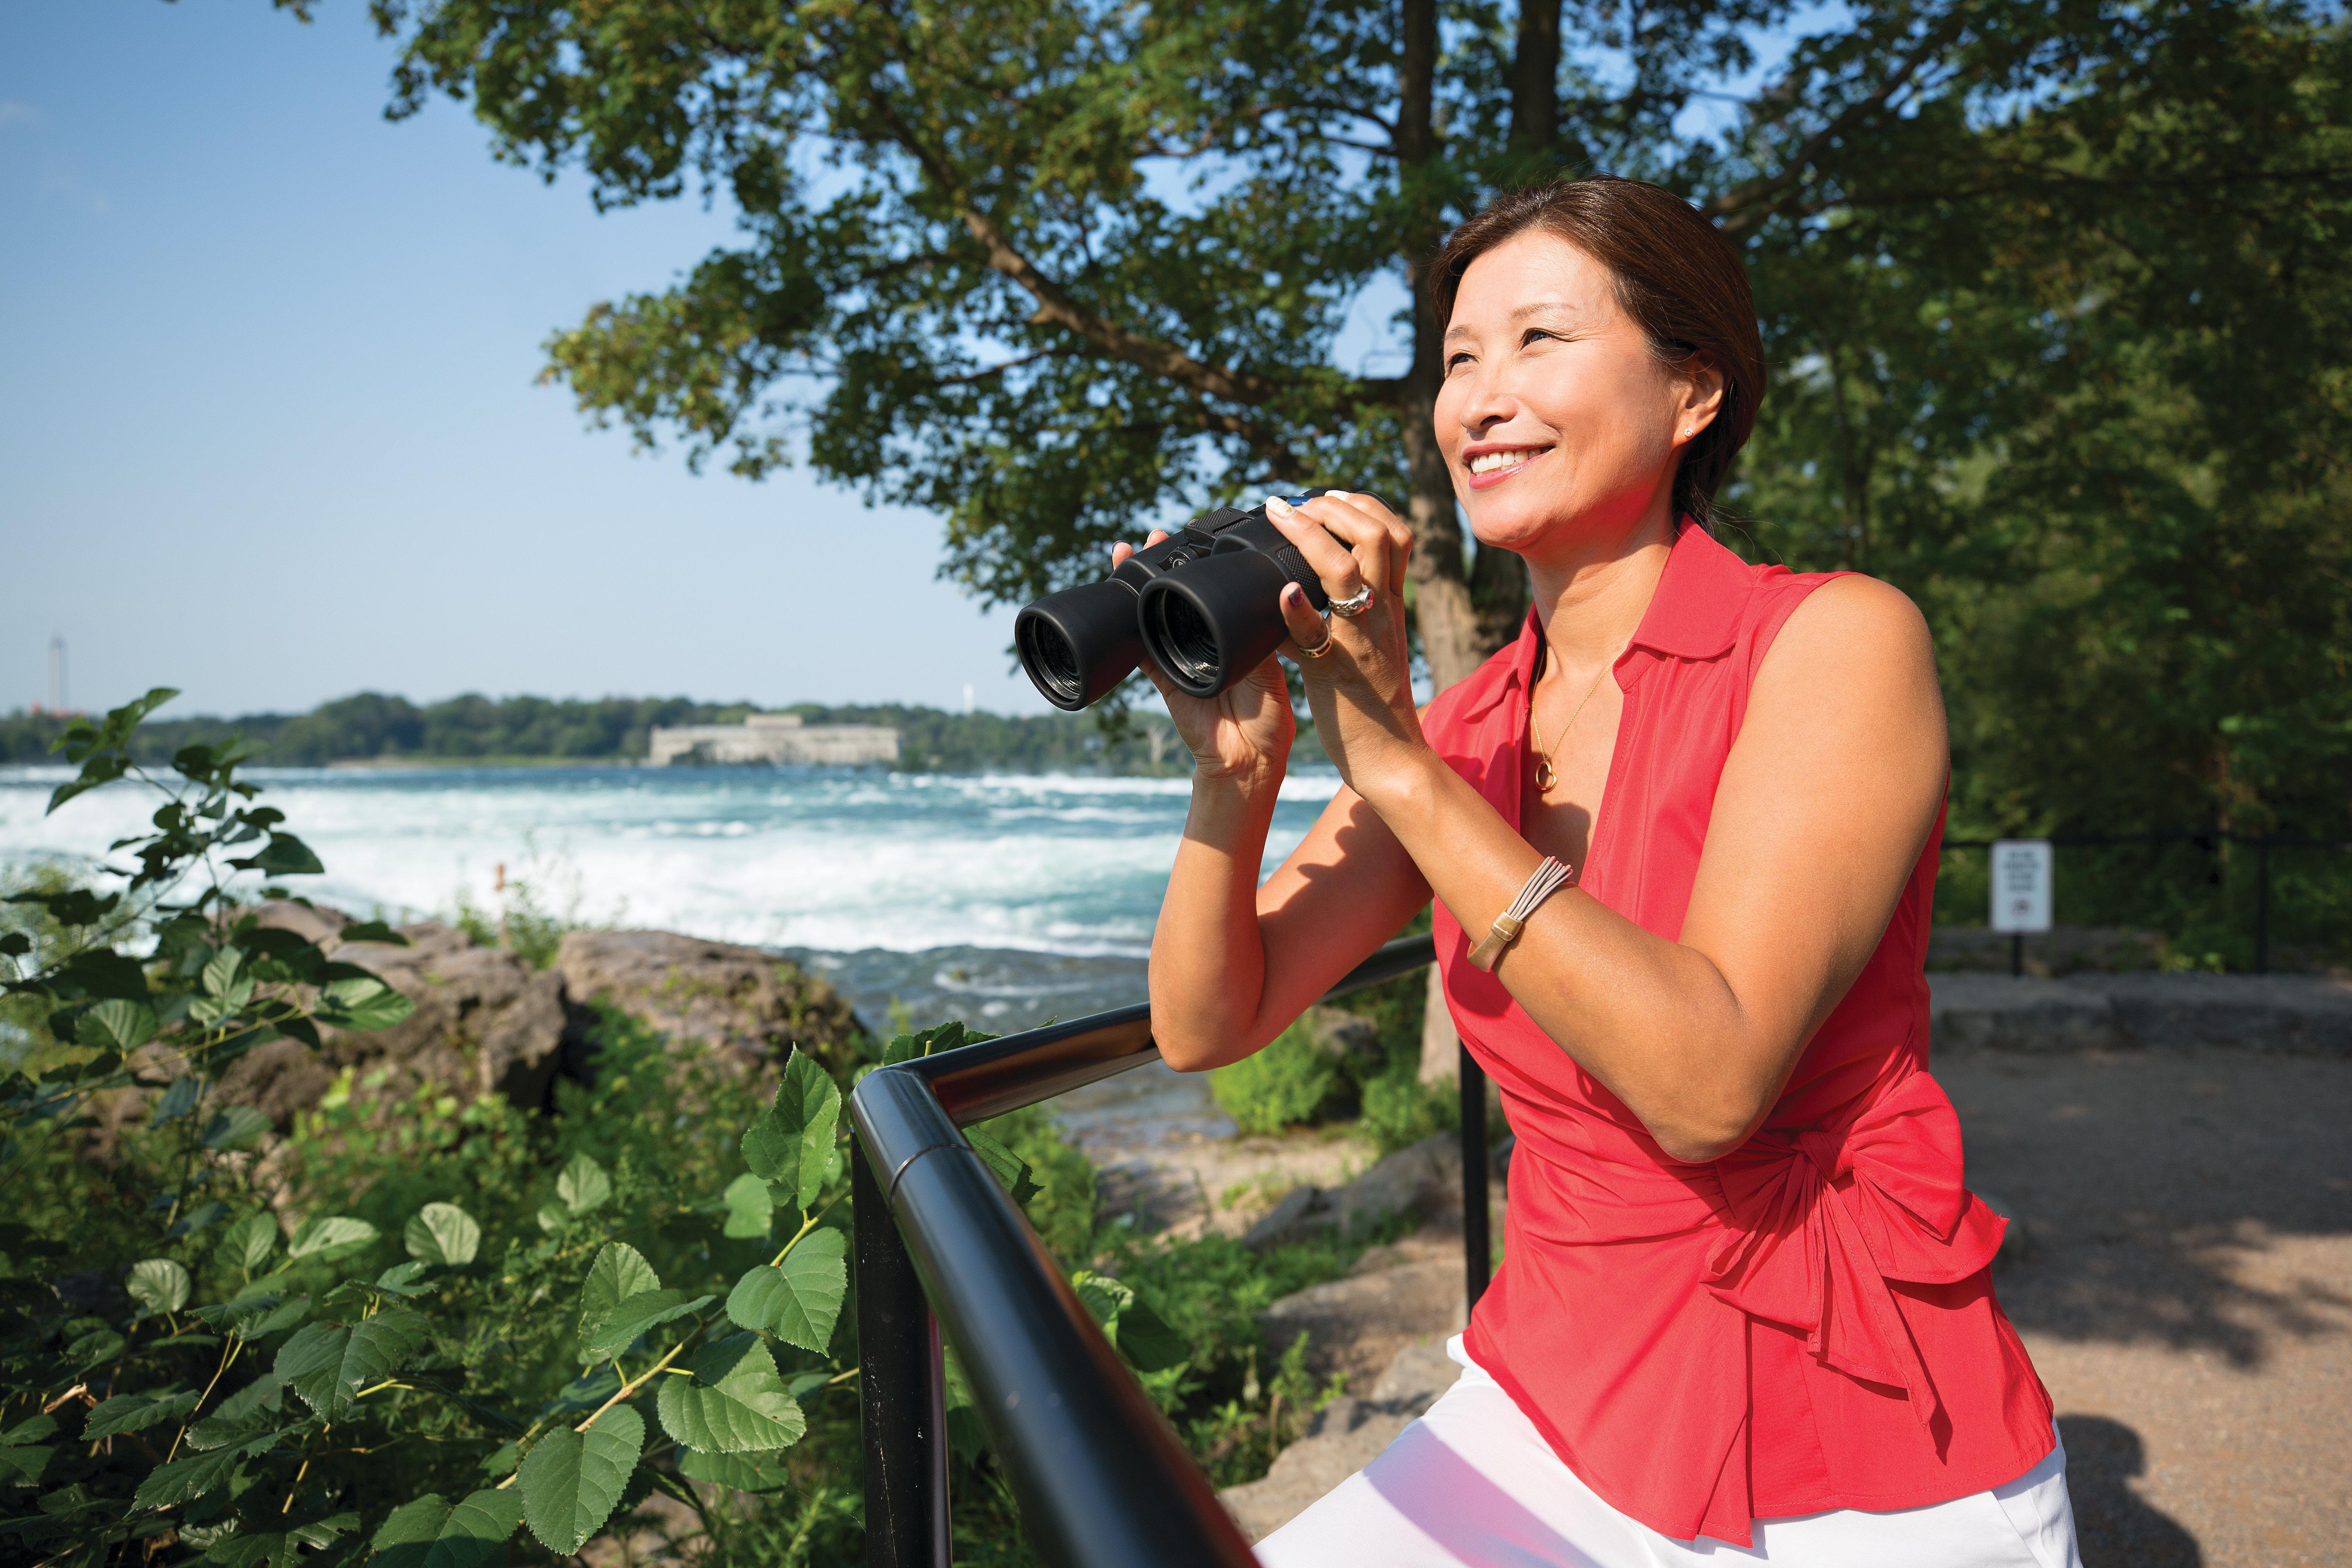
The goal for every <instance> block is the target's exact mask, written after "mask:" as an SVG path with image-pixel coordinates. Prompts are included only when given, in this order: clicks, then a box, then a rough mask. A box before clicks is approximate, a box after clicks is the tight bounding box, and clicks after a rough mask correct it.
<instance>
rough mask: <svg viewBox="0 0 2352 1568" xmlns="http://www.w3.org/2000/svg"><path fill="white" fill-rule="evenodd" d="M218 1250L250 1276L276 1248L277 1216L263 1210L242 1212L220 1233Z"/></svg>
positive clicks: (265, 1261) (266, 1260) (267, 1259)
mask: <svg viewBox="0 0 2352 1568" xmlns="http://www.w3.org/2000/svg"><path fill="white" fill-rule="evenodd" d="M220 1250H221V1256H222V1257H223V1258H226V1259H227V1260H228V1261H229V1262H231V1263H234V1264H236V1266H237V1267H238V1268H242V1269H243V1270H245V1272H246V1274H247V1277H248V1278H250V1277H251V1276H252V1274H253V1271H254V1270H255V1269H257V1268H260V1267H261V1266H262V1265H263V1264H265V1263H267V1262H268V1261H269V1255H270V1254H271V1253H272V1252H275V1251H277V1250H278V1216H277V1215H273V1214H269V1213H268V1212H267V1211H265V1212H263V1213H260V1214H254V1215H246V1217H245V1218H243V1219H241V1220H239V1221H237V1222H236V1224H235V1225H233V1226H229V1227H228V1229H226V1230H225V1231H223V1232H222V1233H221V1243H220Z"/></svg>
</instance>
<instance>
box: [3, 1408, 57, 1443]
mask: <svg viewBox="0 0 2352 1568" xmlns="http://www.w3.org/2000/svg"><path fill="white" fill-rule="evenodd" d="M57 1429H58V1418H57V1417H56V1416H54V1415H31V1416H27V1417H26V1418H25V1419H24V1420H22V1421H19V1422H17V1423H16V1425H15V1426H11V1427H9V1428H8V1430H7V1431H5V1432H0V1448H13V1447H16V1446H17V1445H18V1444H21V1443H37V1442H39V1441H40V1440H41V1439H42V1438H44V1437H47V1436H50V1435H51V1434H52V1433H54V1432H56V1431H57Z"/></svg>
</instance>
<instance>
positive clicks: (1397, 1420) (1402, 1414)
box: [1217, 1340, 1462, 1545]
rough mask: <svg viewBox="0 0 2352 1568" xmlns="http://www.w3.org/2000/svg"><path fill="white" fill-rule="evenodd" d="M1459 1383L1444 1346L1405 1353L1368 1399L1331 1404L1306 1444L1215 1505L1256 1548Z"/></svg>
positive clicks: (1415, 1347)
mask: <svg viewBox="0 0 2352 1568" xmlns="http://www.w3.org/2000/svg"><path fill="white" fill-rule="evenodd" d="M1461 1375H1462V1369H1461V1368H1460V1367H1458V1366H1456V1365H1455V1364H1454V1363H1453V1361H1452V1360H1451V1359H1449V1358H1448V1357H1447V1355H1446V1353H1445V1347H1444V1342H1442V1341H1439V1340H1422V1341H1416V1342H1413V1343H1412V1344H1409V1345H1406V1346H1405V1347H1404V1348H1402V1350H1399V1351H1398V1352H1396V1353H1395V1354H1394V1355H1393V1356H1391V1358H1390V1360H1389V1362H1388V1365H1387V1370H1385V1371H1383V1372H1382V1373H1381V1376H1380V1381H1379V1382H1377V1383H1375V1384H1373V1385H1372V1391H1371V1393H1370V1394H1368V1395H1366V1396H1365V1397H1363V1398H1361V1399H1359V1398H1356V1397H1354V1396H1353V1395H1348V1396H1344V1397H1342V1398H1339V1399H1335V1400H1333V1401H1332V1402H1331V1403H1330V1404H1328V1405H1325V1406H1324V1407H1323V1408H1322V1409H1321V1410H1318V1411H1317V1412H1316V1413H1315V1419H1314V1422H1313V1423H1312V1424H1311V1425H1310V1426H1308V1427H1307V1433H1306V1436H1302V1437H1301V1438H1299V1440H1298V1441H1297V1442H1296V1443H1293V1444H1292V1445H1291V1446H1290V1447H1287V1448H1285V1449H1284V1450H1283V1451H1282V1452H1281V1453H1280V1454H1278V1455H1276V1457H1275V1461H1274V1467H1273V1468H1271V1469H1269V1470H1267V1471H1266V1473H1265V1478H1264V1479H1261V1480H1255V1481H1251V1482H1249V1483H1248V1484H1246V1485H1244V1486H1238V1487H1228V1488H1226V1489H1224V1490H1223V1491H1222V1492H1219V1493H1218V1494H1217V1500H1218V1501H1219V1502H1222V1503H1223V1504H1224V1505H1225V1511H1226V1512H1227V1513H1229V1514H1231V1515H1233V1519H1234V1523H1235V1524H1237V1525H1239V1526H1241V1530H1242V1533H1243V1534H1244V1535H1245V1536H1247V1537H1249V1539H1250V1542H1251V1543H1252V1544H1253V1545H1255V1543H1256V1542H1260V1541H1263V1540H1265V1538H1266V1537H1267V1536H1269V1535H1271V1534H1273V1533H1274V1532H1275V1531H1277V1530H1279V1529H1281V1528H1282V1527H1283V1526H1284V1525H1286V1524H1288V1523H1289V1522H1290V1521H1292V1520H1293V1519H1295V1518H1297V1516H1298V1515H1299V1514H1300V1513H1301V1512H1303V1511H1304V1510H1306V1508H1307V1505H1308V1504H1310V1503H1312V1502H1314V1501H1315V1500H1317V1499H1318V1498H1320V1497H1321V1496H1322V1495H1323V1494H1324V1493H1326V1492H1328V1491H1329V1490H1330V1489H1332V1488H1333V1487H1336V1486H1338V1485H1339V1483H1340V1482H1341V1481H1344V1480H1346V1479H1348V1478H1349V1476H1352V1475H1354V1474H1355V1473H1356V1472H1357V1471H1358V1470H1360V1469H1362V1468H1364V1467H1365V1465H1367V1464H1369V1463H1370V1461H1371V1460H1372V1458H1374V1457H1375V1456H1377V1455H1378V1454H1379V1453H1380V1451H1381V1449H1382V1448H1385V1447H1388V1446H1389V1445H1390V1444H1391V1443H1392V1442H1394V1441H1395V1440H1396V1436H1397V1434H1398V1433H1400V1432H1402V1431H1403V1430H1404V1429H1405V1426H1406V1425H1407V1424H1408V1423H1409V1422H1411V1421H1412V1419H1413V1418H1414V1417H1415V1416H1417V1415H1421V1414H1422V1412H1423V1411H1425V1410H1427V1409H1428V1408H1429V1407H1430V1406H1431V1405H1434V1404H1436V1403H1437V1399H1438V1395H1440V1394H1444V1392H1445V1391H1446V1390H1447V1389H1449V1388H1452V1387H1453V1386H1454V1380H1455V1379H1456V1378H1458V1377H1460V1376H1461Z"/></svg>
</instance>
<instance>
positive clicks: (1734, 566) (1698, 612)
mask: <svg viewBox="0 0 2352 1568" xmlns="http://www.w3.org/2000/svg"><path fill="white" fill-rule="evenodd" d="M1754 588H1755V577H1754V574H1753V572H1752V571H1751V570H1750V568H1749V567H1748V563H1746V562H1745V561H1742V560H1741V559H1739V557H1738V556H1737V555H1734V554H1733V553H1732V552H1730V551H1728V550H1727V549H1725V548H1724V547H1723V546H1722V545H1720V544H1717V542H1715V540H1714V538H1713V537H1712V536H1711V535H1709V534H1708V532H1707V531H1706V530H1705V529H1703V528H1701V527H1699V526H1698V525H1697V524H1696V523H1691V522H1686V523H1685V524H1684V525H1683V531H1682V532H1681V534H1680V535H1679V536H1678V537H1676V539H1675V547H1674V550H1673V551H1672V552H1671V553H1669V554H1668V555H1667V557H1666V569H1665V572H1664V574H1662V575H1661V576H1660V577H1659V578H1658V589H1657V592H1656V593H1654V594H1653V595H1651V596H1650V607H1649V610H1648V611H1647V612H1646V613H1645V614H1644V615H1643V616H1642V624H1641V626H1638V627H1637V628H1635V630H1634V632H1633V641H1632V642H1631V643H1630V644H1629V645H1627V646H1629V647H1645V648H1648V649H1649V650H1650V651H1651V652H1653V653H1663V654H1665V655H1667V656H1668V657H1669V658H1715V657H1716V656H1717V655H1718V654H1720V653H1722V652H1724V651H1725V650H1726V649H1727V648H1729V647H1731V645H1732V643H1733V642H1735V641H1737V640H1738V636H1739V617H1740V614H1741V612H1743V611H1744V610H1746V609H1747V607H1748V595H1749V594H1750V593H1752V592H1753V591H1754Z"/></svg>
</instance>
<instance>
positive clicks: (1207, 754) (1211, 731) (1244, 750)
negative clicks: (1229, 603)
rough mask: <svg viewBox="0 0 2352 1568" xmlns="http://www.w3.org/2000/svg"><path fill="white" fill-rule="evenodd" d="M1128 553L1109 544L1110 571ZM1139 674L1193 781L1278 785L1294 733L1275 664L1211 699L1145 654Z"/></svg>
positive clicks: (1157, 537)
mask: <svg viewBox="0 0 2352 1568" xmlns="http://www.w3.org/2000/svg"><path fill="white" fill-rule="evenodd" d="M1167 537H1168V535H1167V533H1166V531H1163V530H1160V529H1154V530H1153V531H1152V532H1151V535H1150V538H1148V539H1146V540H1145V541H1144V542H1143V543H1144V548H1145V549H1147V550H1148V549H1150V547H1151V546H1152V545H1155V544H1157V543H1159V542H1160V541H1161V540H1163V539H1165V538H1167ZM1134 553H1135V546H1133V545H1131V544H1114V545H1112V546H1111V551H1110V564H1111V570H1112V571H1114V572H1115V571H1117V570H1118V567H1119V563H1121V562H1124V561H1125V560H1126V559H1127V558H1128V557H1129V556H1130V555H1132V554H1134ZM1143 673H1144V674H1145V675H1147V676H1149V677H1150V679H1151V684H1152V685H1154V686H1156V687H1158V688H1159V689H1160V698H1161V700H1164V701H1165V702H1166V703H1167V704H1168V717H1169V718H1170V719H1171V720H1172V721H1174V722H1175V725H1176V733H1177V734H1178V735H1180V736H1181V737H1182V738H1183V742H1184V744H1185V745H1186V747H1188V748H1189V749H1190V750H1191V751H1192V776H1193V777H1194V779H1196V780H1202V781H1211V782H1216V783H1231V784H1239V785H1241V786H1242V787H1244V789H1248V790H1253V791H1255V790H1256V789H1260V788H1264V789H1272V788H1274V787H1276V785H1278V784H1281V782H1282V773H1283V765H1284V763H1286V762H1287V761H1288V759H1289V756H1290V744H1291V742H1292V741H1293V740H1295V739H1297V734H1298V721H1297V718H1296V717H1295V716H1294V715H1293V714H1292V712H1291V710H1290V686H1289V683H1288V682H1287V681H1286V680H1285V679H1283V675H1282V666H1281V664H1280V663H1279V662H1278V661H1276V660H1275V659H1272V658H1268V659H1267V660H1266V661H1265V663H1264V664H1262V665H1260V666H1258V667H1257V668H1255V669H1254V670H1251V671H1250V672H1249V674H1248V675H1246V676H1244V678H1243V679H1241V681H1240V682H1239V684H1237V685H1235V686H1234V688H1233V689H1232V690H1230V691H1225V692H1223V693H1221V694H1219V695H1217V696H1215V697H1195V696H1193V695H1192V693H1190V692H1188V691H1186V690H1184V689H1182V688H1181V687H1179V686H1178V685H1176V684H1175V682H1173V681H1171V680H1170V679H1168V677H1167V676H1166V675H1164V674H1162V673H1161V672H1160V667H1159V666H1158V665H1156V664H1154V663H1152V662H1151V658H1150V655H1148V654H1147V655H1146V656H1145V657H1144V660H1143Z"/></svg>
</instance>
